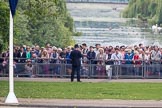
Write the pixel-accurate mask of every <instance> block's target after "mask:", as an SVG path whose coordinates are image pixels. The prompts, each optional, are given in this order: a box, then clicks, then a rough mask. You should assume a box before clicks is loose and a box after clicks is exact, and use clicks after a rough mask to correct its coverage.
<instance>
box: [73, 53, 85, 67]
mask: <svg viewBox="0 0 162 108" xmlns="http://www.w3.org/2000/svg"><path fill="white" fill-rule="evenodd" d="M81 57H82V54H81V52H80V51H78V50H73V51H72V52H71V54H70V59H71V60H72V66H73V67H80V66H81V60H80V59H81Z"/></svg>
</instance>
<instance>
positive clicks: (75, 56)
mask: <svg viewBox="0 0 162 108" xmlns="http://www.w3.org/2000/svg"><path fill="white" fill-rule="evenodd" d="M74 48H75V49H74V50H73V51H72V52H71V54H70V59H71V62H72V72H71V82H73V81H74V74H75V71H76V72H77V81H78V82H81V81H80V67H81V57H82V54H81V52H80V51H79V45H78V44H76V45H75V46H74Z"/></svg>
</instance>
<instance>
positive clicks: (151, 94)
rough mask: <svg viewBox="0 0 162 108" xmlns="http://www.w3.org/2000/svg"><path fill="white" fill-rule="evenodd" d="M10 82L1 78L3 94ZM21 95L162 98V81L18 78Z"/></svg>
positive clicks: (1, 91) (31, 96)
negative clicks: (72, 80) (29, 80)
mask: <svg viewBox="0 0 162 108" xmlns="http://www.w3.org/2000/svg"><path fill="white" fill-rule="evenodd" d="M7 94H8V82H7V81H0V97H5V96H7ZM15 94H16V96H17V97H18V98H54V99H132V100H162V83H109V82H107V83H106V82H105V83H77V82H74V83H70V82H67V83H65V82H15Z"/></svg>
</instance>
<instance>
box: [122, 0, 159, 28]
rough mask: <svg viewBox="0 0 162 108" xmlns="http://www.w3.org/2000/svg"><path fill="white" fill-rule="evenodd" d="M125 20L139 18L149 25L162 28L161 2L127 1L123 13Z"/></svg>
mask: <svg viewBox="0 0 162 108" xmlns="http://www.w3.org/2000/svg"><path fill="white" fill-rule="evenodd" d="M123 17H125V18H139V19H140V20H142V21H146V22H149V23H150V24H158V25H161V26H162V1H161V0H129V4H128V7H127V8H126V9H125V10H124V12H123Z"/></svg>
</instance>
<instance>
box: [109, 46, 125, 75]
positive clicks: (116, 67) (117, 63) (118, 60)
mask: <svg viewBox="0 0 162 108" xmlns="http://www.w3.org/2000/svg"><path fill="white" fill-rule="evenodd" d="M111 60H113V61H114V68H113V71H114V72H115V75H116V77H117V78H118V74H119V73H120V64H121V60H122V54H121V53H120V52H119V49H118V48H115V53H113V54H112V56H111Z"/></svg>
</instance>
